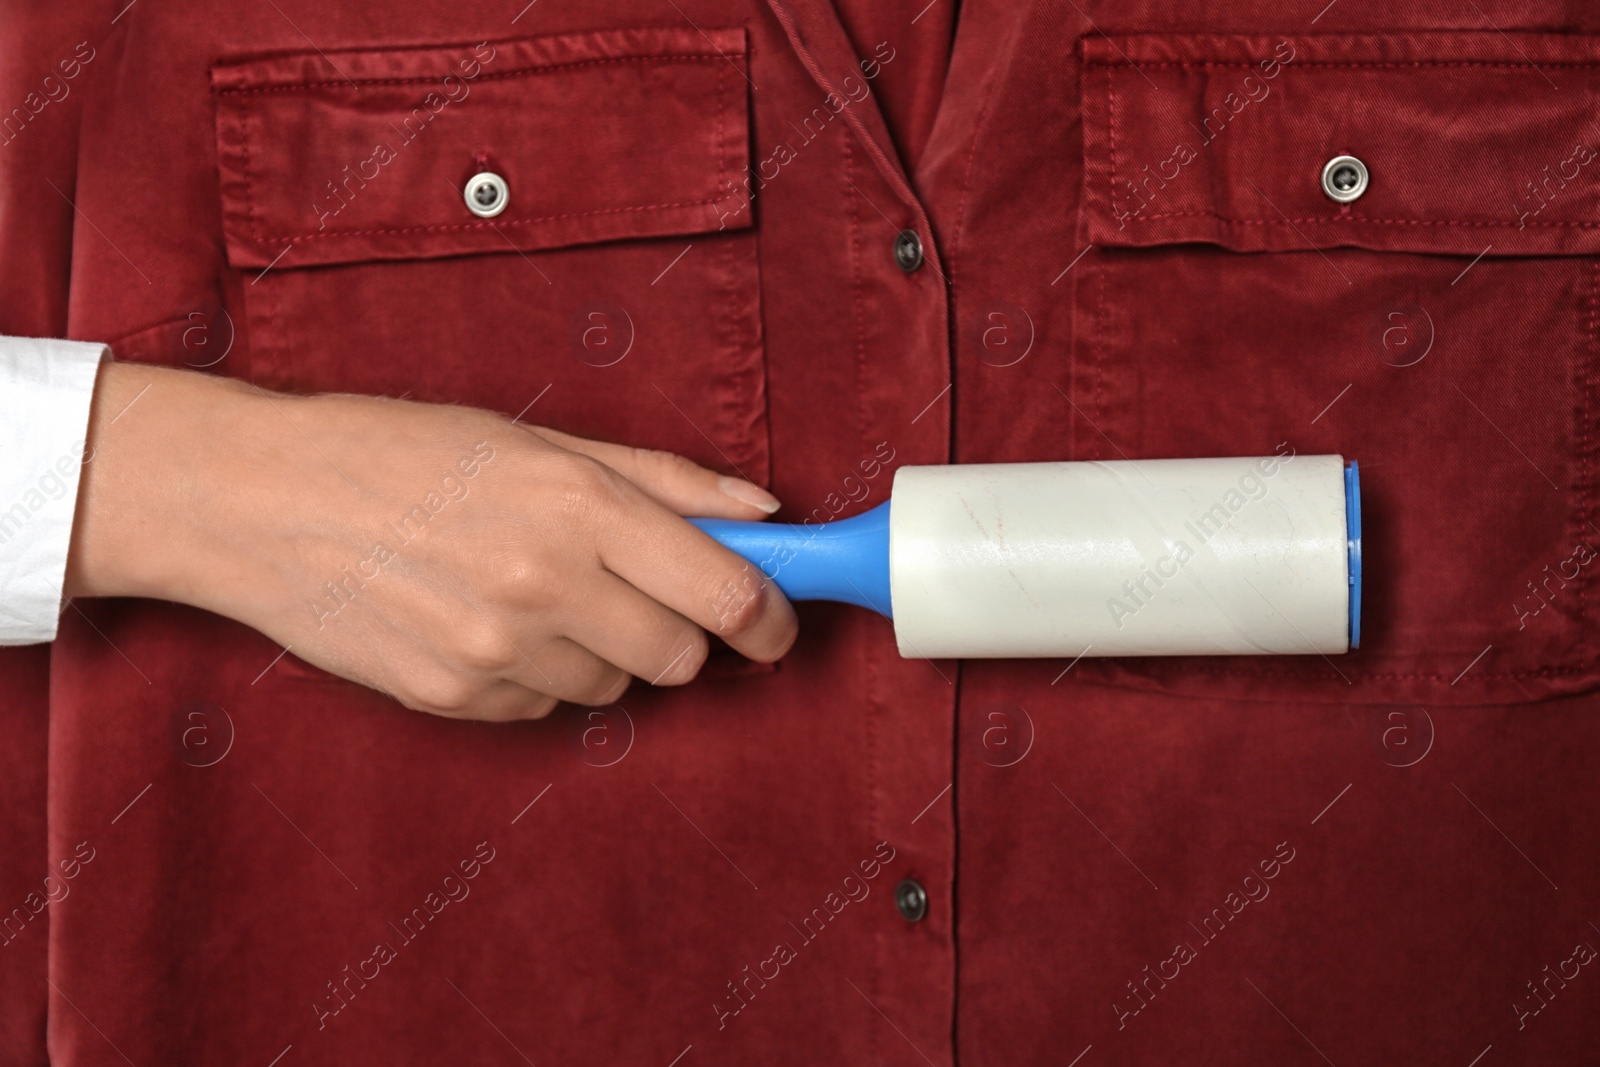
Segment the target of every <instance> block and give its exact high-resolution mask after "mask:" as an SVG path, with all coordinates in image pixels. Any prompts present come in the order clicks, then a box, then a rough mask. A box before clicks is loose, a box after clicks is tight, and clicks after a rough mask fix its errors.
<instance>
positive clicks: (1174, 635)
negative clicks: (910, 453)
mask: <svg viewBox="0 0 1600 1067" xmlns="http://www.w3.org/2000/svg"><path fill="white" fill-rule="evenodd" d="M1345 492H1346V490H1345V469H1344V460H1343V459H1342V458H1341V457H1339V456H1297V455H1294V454H1293V453H1285V454H1280V455H1273V456H1264V457H1249V458H1229V459H1176V460H1174V459H1167V460H1134V461H1121V462H1104V463H1100V462H1083V463H1000V464H971V465H958V466H941V467H902V468H901V469H900V470H899V471H898V472H896V474H895V480H894V489H893V495H892V501H893V508H892V510H891V512H890V515H889V579H890V586H891V589H892V598H893V614H894V628H895V637H896V640H897V642H898V644H899V649H900V653H901V655H903V656H909V657H916V658H941V657H963V656H964V657H1012V656H1050V657H1057V656H1059V657H1074V656H1078V655H1082V654H1088V655H1091V656H1150V655H1257V654H1295V653H1315V652H1320V653H1324V654H1333V653H1340V652H1345V651H1346V650H1347V649H1348V648H1349V647H1350V625H1351V602H1350V598H1351V580H1350V577H1351V576H1350V554H1349V551H1348V546H1349V542H1348V535H1347V519H1346V502H1345Z"/></svg>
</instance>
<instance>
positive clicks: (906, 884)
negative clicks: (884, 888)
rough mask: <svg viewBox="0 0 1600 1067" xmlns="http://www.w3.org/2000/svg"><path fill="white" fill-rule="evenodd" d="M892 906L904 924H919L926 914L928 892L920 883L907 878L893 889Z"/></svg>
mask: <svg viewBox="0 0 1600 1067" xmlns="http://www.w3.org/2000/svg"><path fill="white" fill-rule="evenodd" d="M894 906H895V908H896V909H898V910H899V912H900V918H902V919H904V920H905V921H906V922H908V923H914V922H921V921H922V917H923V916H924V915H926V914H928V892H927V890H925V889H923V888H922V884H921V883H920V882H914V881H912V880H911V879H910V878H907V879H906V880H905V881H903V882H901V883H900V884H899V885H897V886H895V887H894Z"/></svg>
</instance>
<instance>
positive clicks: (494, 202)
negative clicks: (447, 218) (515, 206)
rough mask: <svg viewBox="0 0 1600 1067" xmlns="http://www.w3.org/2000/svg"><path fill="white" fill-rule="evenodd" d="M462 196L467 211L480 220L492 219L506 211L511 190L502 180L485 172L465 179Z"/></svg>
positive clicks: (491, 173)
mask: <svg viewBox="0 0 1600 1067" xmlns="http://www.w3.org/2000/svg"><path fill="white" fill-rule="evenodd" d="M462 196H463V197H464V198H465V199H466V201H467V210H468V211H470V212H472V213H473V214H474V215H476V216H478V217H479V218H481V219H492V218H494V217H495V216H496V215H498V214H500V212H502V211H504V210H505V209H506V204H507V203H509V202H510V200H511V189H510V187H509V186H507V185H506V180H505V179H504V178H502V177H500V175H498V174H495V173H493V172H492V171H487V170H486V171H482V172H481V173H478V174H474V175H473V176H472V177H470V178H468V179H467V184H466V188H464V189H463V190H462Z"/></svg>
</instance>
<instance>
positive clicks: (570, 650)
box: [505, 575, 633, 707]
mask: <svg viewBox="0 0 1600 1067" xmlns="http://www.w3.org/2000/svg"><path fill="white" fill-rule="evenodd" d="M605 577H606V578H608V579H611V580H617V579H615V577H614V576H612V575H605ZM505 677H506V680H507V681H511V682H515V683H517V684H518V685H521V686H524V687H526V688H528V689H532V690H535V691H537V692H540V693H547V694H549V695H551V696H554V697H558V698H560V699H561V700H564V701H566V702H567V703H569V704H584V705H587V706H590V707H599V706H602V705H605V704H614V703H616V701H617V698H619V697H620V696H622V694H623V693H624V692H625V691H626V690H627V688H628V684H629V683H630V682H632V681H633V676H632V675H631V674H629V673H628V672H627V671H625V670H623V669H622V668H620V667H617V666H614V665H612V664H610V663H608V662H606V661H605V660H604V659H602V658H601V657H600V656H597V655H595V653H593V652H591V651H589V650H588V649H587V648H584V647H583V646H582V645H580V644H578V643H576V642H574V641H570V640H568V639H567V638H565V637H558V638H556V639H555V640H553V641H547V642H545V644H544V645H543V646H542V647H540V648H539V649H538V650H537V651H531V652H529V653H528V654H527V655H522V654H520V650H519V655H518V657H517V661H516V662H515V663H513V664H512V665H511V668H510V669H509V670H508V671H506V675H505Z"/></svg>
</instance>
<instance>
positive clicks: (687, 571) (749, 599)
mask: <svg viewBox="0 0 1600 1067" xmlns="http://www.w3.org/2000/svg"><path fill="white" fill-rule="evenodd" d="M612 489H613V493H612V501H611V502H610V504H609V506H607V507H606V508H605V510H604V511H603V512H602V513H601V515H600V522H599V527H598V537H599V549H600V559H601V562H602V563H604V564H605V566H606V568H607V569H608V570H610V571H611V572H612V573H614V574H616V575H617V576H618V577H620V578H622V579H623V580H625V581H627V582H628V583H629V584H631V585H632V586H633V587H634V588H636V589H638V590H639V591H640V592H642V593H644V594H645V595H646V596H648V597H650V598H652V599H654V600H657V601H659V602H660V603H661V604H664V605H665V606H666V607H668V608H671V609H672V610H673V611H676V612H677V613H678V614H679V615H682V616H683V617H684V618H686V619H688V620H689V621H691V622H693V623H695V624H696V625H697V626H699V627H700V628H702V629H704V630H706V631H707V632H709V633H713V634H716V635H717V636H719V637H721V638H722V639H723V640H724V641H726V642H727V643H728V644H730V645H732V646H733V647H734V648H735V649H737V650H738V651H739V652H741V653H743V654H744V655H746V656H748V657H749V658H751V659H754V660H757V661H760V662H763V663H770V662H772V661H774V660H776V659H778V658H780V657H781V656H782V655H783V654H784V653H785V652H787V651H788V650H789V646H791V645H792V644H794V640H795V637H796V635H797V634H798V632H799V624H798V623H797V621H796V619H795V614H794V608H792V607H790V605H789V602H788V601H787V600H785V599H784V597H783V594H782V593H781V592H779V591H778V587H777V586H775V585H773V584H772V582H771V581H770V580H768V579H767V578H766V576H765V575H763V574H762V573H761V571H760V570H759V569H757V568H756V567H753V566H751V565H750V564H749V563H747V562H745V561H744V560H743V559H741V558H740V557H739V556H737V555H735V554H734V553H732V552H730V551H729V550H728V549H726V548H723V547H722V546H721V545H719V544H717V542H715V541H713V540H712V539H711V538H709V537H707V536H706V535H705V534H703V533H701V532H700V531H699V530H697V529H695V528H694V527H693V526H691V525H689V524H688V523H687V522H684V521H683V519H681V518H679V517H678V516H677V515H674V514H672V513H671V512H669V511H667V510H666V509H665V508H663V507H661V506H660V505H658V504H656V503H655V502H654V501H652V500H649V499H648V498H646V497H645V495H644V493H643V491H642V490H640V489H638V488H637V487H635V486H634V485H633V484H632V483H630V482H626V481H623V480H620V479H619V480H618V483H617V485H615V486H613V487H612ZM584 644H585V645H587V642H584ZM588 647H590V648H593V646H588ZM597 651H598V650H597ZM607 658H609V657H607ZM613 662H615V660H613ZM618 665H619V666H621V664H618Z"/></svg>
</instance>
